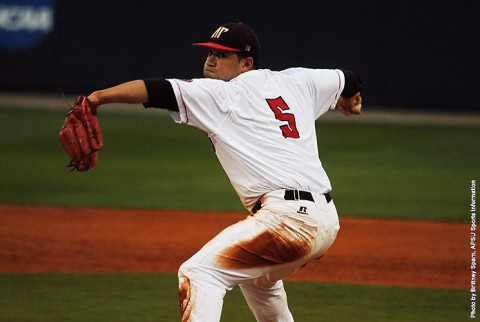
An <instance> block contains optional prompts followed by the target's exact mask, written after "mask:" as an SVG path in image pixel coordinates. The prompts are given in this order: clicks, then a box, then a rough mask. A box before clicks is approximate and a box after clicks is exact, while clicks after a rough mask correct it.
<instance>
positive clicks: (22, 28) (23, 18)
mask: <svg viewBox="0 0 480 322" xmlns="http://www.w3.org/2000/svg"><path fill="white" fill-rule="evenodd" d="M53 18H54V15H53V0H0V48H4V49H9V50H25V49H28V48H30V47H32V46H34V45H36V44H37V43H39V42H40V41H41V40H42V39H43V38H44V37H45V36H46V35H48V34H49V33H50V32H51V31H52V30H53Z"/></svg>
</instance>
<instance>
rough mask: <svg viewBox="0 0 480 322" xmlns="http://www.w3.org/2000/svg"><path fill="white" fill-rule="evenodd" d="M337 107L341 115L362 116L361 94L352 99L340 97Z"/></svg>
mask: <svg viewBox="0 0 480 322" xmlns="http://www.w3.org/2000/svg"><path fill="white" fill-rule="evenodd" d="M337 107H338V110H339V111H340V113H342V114H343V115H346V116H349V115H359V114H361V108H362V96H361V95H360V92H358V93H357V94H355V95H353V96H352V97H350V98H346V97H343V96H340V98H339V99H338V101H337Z"/></svg>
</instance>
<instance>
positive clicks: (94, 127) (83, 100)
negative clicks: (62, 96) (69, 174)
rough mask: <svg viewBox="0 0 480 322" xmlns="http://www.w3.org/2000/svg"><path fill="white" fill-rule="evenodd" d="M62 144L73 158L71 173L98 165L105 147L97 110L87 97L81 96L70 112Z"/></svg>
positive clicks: (63, 128)
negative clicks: (100, 152) (99, 157)
mask: <svg viewBox="0 0 480 322" xmlns="http://www.w3.org/2000/svg"><path fill="white" fill-rule="evenodd" d="M59 138H60V142H61V143H62V145H63V147H64V148H65V151H67V153H68V155H69V156H70V157H71V161H70V164H69V165H67V167H70V168H72V170H71V171H74V170H77V171H87V170H89V169H92V168H93V167H95V165H96V164H97V160H98V151H99V150H100V149H101V148H102V146H103V138H102V132H101V131H100V124H99V122H98V119H97V109H96V107H95V106H93V105H92V104H91V103H90V101H89V100H88V98H87V97H85V96H79V97H78V98H77V100H76V101H75V104H74V105H73V106H72V107H71V108H70V110H69V111H68V114H67V117H66V118H65V122H64V123H63V126H62V129H61V130H60V134H59Z"/></svg>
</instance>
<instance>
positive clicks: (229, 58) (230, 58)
mask: <svg viewBox="0 0 480 322" xmlns="http://www.w3.org/2000/svg"><path fill="white" fill-rule="evenodd" d="M243 60H244V59H239V57H238V56H237V54H235V53H231V52H227V51H221V50H216V49H211V50H210V51H209V52H208V56H207V59H206V60H205V64H204V65H203V75H204V76H205V77H206V78H213V79H220V80H224V81H229V80H231V79H232V78H235V77H237V76H238V75H240V74H241V73H243V72H245V71H246V70H245V66H244V65H245V64H244V61H243Z"/></svg>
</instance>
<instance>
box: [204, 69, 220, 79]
mask: <svg viewBox="0 0 480 322" xmlns="http://www.w3.org/2000/svg"><path fill="white" fill-rule="evenodd" d="M216 75H217V74H216V73H215V72H214V71H213V70H211V69H204V70H203V76H205V77H206V78H214V79H215V78H216Z"/></svg>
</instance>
